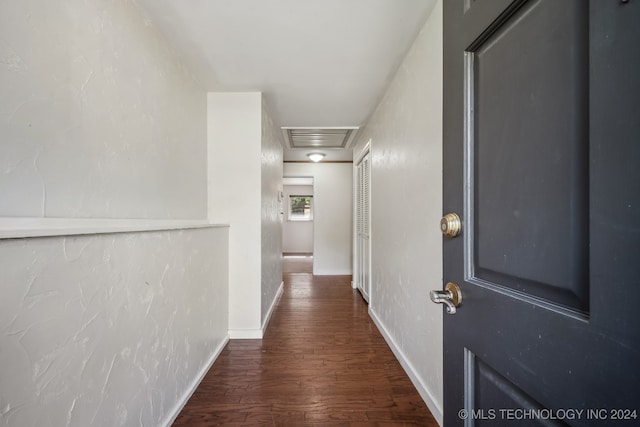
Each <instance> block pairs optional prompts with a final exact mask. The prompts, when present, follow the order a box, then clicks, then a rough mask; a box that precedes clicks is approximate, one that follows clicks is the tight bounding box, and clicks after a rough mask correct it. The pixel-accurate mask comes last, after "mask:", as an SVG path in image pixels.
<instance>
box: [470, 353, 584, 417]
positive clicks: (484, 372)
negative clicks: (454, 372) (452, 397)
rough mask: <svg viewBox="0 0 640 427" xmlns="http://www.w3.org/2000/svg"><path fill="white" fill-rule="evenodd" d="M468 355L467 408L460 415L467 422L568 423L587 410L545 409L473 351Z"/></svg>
mask: <svg viewBox="0 0 640 427" xmlns="http://www.w3.org/2000/svg"><path fill="white" fill-rule="evenodd" d="M465 356H466V358H467V366H468V370H467V372H466V378H465V382H466V385H467V390H466V394H467V403H466V406H467V408H466V412H462V413H461V414H460V415H461V418H465V417H466V419H467V425H475V426H476V427H481V426H485V425H486V426H492V427H495V426H498V425H510V426H512V425H515V426H537V425H540V426H566V425H568V424H567V423H566V422H564V419H570V418H574V417H575V416H578V415H579V414H583V413H584V412H582V413H580V412H577V411H574V410H573V408H571V409H569V410H566V411H565V410H564V409H562V410H558V409H549V408H545V407H544V406H543V405H542V404H540V403H539V402H537V401H536V400H535V399H534V398H532V397H531V396H529V395H528V394H527V392H525V391H524V390H522V389H521V388H520V387H518V386H517V385H516V384H514V383H513V382H512V381H511V380H509V379H508V378H506V377H505V376H503V375H501V374H500V373H499V372H498V371H496V370H495V369H494V368H493V367H491V366H490V365H489V364H487V363H485V362H484V361H483V360H482V359H480V358H478V357H477V356H476V355H474V354H473V353H472V352H470V351H469V350H467V351H466V355H465Z"/></svg>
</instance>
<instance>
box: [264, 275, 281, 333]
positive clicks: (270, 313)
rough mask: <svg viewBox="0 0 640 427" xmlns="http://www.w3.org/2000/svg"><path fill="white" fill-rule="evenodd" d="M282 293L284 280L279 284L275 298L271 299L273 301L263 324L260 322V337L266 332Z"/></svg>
mask: <svg viewBox="0 0 640 427" xmlns="http://www.w3.org/2000/svg"><path fill="white" fill-rule="evenodd" d="M283 291H284V280H283V281H282V282H280V287H279V288H278V291H277V292H276V296H275V297H273V301H271V306H270V307H269V311H267V316H266V317H265V318H264V322H262V336H264V333H265V332H266V331H267V326H269V320H271V315H272V314H273V310H274V309H275V308H276V304H277V303H278V300H279V299H280V297H281V296H282V292H283Z"/></svg>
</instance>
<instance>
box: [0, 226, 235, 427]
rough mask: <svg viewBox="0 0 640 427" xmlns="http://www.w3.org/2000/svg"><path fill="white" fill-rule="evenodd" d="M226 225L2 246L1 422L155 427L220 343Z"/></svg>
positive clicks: (223, 317) (41, 426)
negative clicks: (222, 226) (141, 426)
mask: <svg viewBox="0 0 640 427" xmlns="http://www.w3.org/2000/svg"><path fill="white" fill-rule="evenodd" d="M226 248H227V228H203V229H192V230H178V231H151V232H143V233H118V234H97V235H95V234H94V235H86V236H67V237H47V238H28V239H4V240H0V283H1V284H2V298H0V425H2V426H15V427H29V426H34V427H35V426H37V427H46V426H51V427H59V426H79V427H85V426H133V425H136V426H138V425H145V426H159V425H165V424H166V423H167V422H168V421H170V420H171V418H172V416H173V415H174V414H175V411H177V410H178V409H179V408H180V404H181V403H182V400H183V399H184V398H185V397H186V394H188V393H189V391H190V389H191V387H192V386H193V382H194V381H196V380H197V379H198V378H199V376H200V374H201V373H202V371H203V369H206V368H207V367H208V365H209V363H210V362H211V359H212V357H213V355H215V354H216V353H217V350H219V348H220V347H221V346H222V345H223V344H224V343H225V342H226V339H227V257H226V250H227V249H226Z"/></svg>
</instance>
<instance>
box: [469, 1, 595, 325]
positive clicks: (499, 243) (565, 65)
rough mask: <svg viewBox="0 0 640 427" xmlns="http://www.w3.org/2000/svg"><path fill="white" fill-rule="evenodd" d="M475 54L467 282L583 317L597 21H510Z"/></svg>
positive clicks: (533, 11)
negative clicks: (592, 26) (591, 53)
mask: <svg viewBox="0 0 640 427" xmlns="http://www.w3.org/2000/svg"><path fill="white" fill-rule="evenodd" d="M508 14H509V15H508V16H503V17H501V19H498V20H497V23H495V24H494V25H492V26H491V27H490V28H489V29H488V31H486V32H485V33H483V34H482V35H481V36H480V37H479V38H478V39H477V40H476V41H475V42H474V43H473V44H472V46H470V48H469V50H468V53H467V58H466V61H467V67H466V68H467V73H468V75H467V80H468V83H469V84H468V89H467V90H468V91H469V93H468V94H467V99H468V103H467V115H468V117H469V127H468V135H467V140H468V141H467V153H466V155H467V157H468V159H469V160H468V161H469V165H470V174H471V175H470V178H471V179H470V181H471V182H472V185H471V186H470V187H469V189H470V191H471V193H472V194H470V195H469V203H470V204H471V209H470V210H469V215H470V217H469V218H468V221H467V222H468V223H471V224H472V230H473V233H472V235H470V236H468V237H469V238H470V242H469V245H470V250H471V251H472V254H471V256H470V257H469V261H470V262H471V263H472V265H471V266H470V270H471V271H470V276H471V277H472V278H477V279H479V280H481V281H484V282H486V283H488V284H493V285H496V286H501V287H506V288H509V289H513V290H515V291H517V292H521V293H523V294H527V295H531V296H533V297H536V298H541V299H544V300H546V301H549V302H551V303H554V304H557V305H560V306H564V307H569V308H571V309H575V310H578V311H580V312H583V313H586V312H587V311H588V305H589V288H588V267H587V266H588V263H587V261H588V238H589V236H588V219H589V218H588V191H589V186H588V185H589V180H588V149H589V145H588V144H589V141H588V126H589V121H588V102H587V98H588V95H587V94H588V84H589V73H588V48H589V46H588V40H589V39H588V19H587V18H588V17H587V14H586V12H585V8H584V7H576V4H575V2H574V3H571V2H566V1H561V2H542V1H538V2H529V3H527V4H525V5H524V6H522V7H521V8H519V9H517V10H516V11H515V12H514V11H509V12H508Z"/></svg>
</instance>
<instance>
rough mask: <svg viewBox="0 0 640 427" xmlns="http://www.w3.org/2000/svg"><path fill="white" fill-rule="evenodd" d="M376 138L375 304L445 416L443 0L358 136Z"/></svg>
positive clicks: (377, 316)
mask: <svg viewBox="0 0 640 427" xmlns="http://www.w3.org/2000/svg"><path fill="white" fill-rule="evenodd" d="M369 139H371V141H372V144H371V148H372V150H371V159H372V164H371V167H372V169H371V173H372V182H371V190H372V194H371V195H372V200H371V207H372V218H371V219H372V233H371V239H372V289H371V301H372V304H371V306H370V311H371V314H372V315H373V317H374V318H375V319H376V320H377V322H378V325H379V326H381V328H382V329H383V330H384V333H385V334H386V336H387V338H388V339H389V340H390V341H391V342H392V347H395V350H396V352H397V354H399V355H400V358H401V360H402V361H403V362H404V365H405V368H408V369H409V371H410V374H411V376H412V379H413V380H414V383H416V385H417V386H418V389H419V391H420V392H421V394H422V396H423V397H424V398H425V401H426V403H427V404H428V405H429V407H430V409H431V410H432V412H433V413H434V415H435V416H436V417H437V418H438V419H439V420H440V422H442V381H443V380H442V369H443V368H442V307H441V306H440V305H436V304H433V303H431V302H430V300H429V290H431V289H438V288H441V287H442V237H441V235H440V231H439V227H438V225H439V220H440V217H441V209H442V148H441V147H442V0H440V1H438V2H437V4H436V6H435V8H434V10H433V11H432V12H431V15H430V16H429V17H428V19H427V22H426V24H425V26H424V28H423V29H422V31H421V33H420V34H419V35H418V37H417V39H416V41H415V43H414V45H413V47H412V48H411V49H410V51H409V52H408V54H407V56H406V58H405V59H404V61H403V63H402V65H401V66H400V68H399V70H398V72H397V74H396V75H395V77H394V78H393V80H392V82H391V83H390V85H389V87H388V89H387V91H386V94H385V95H384V97H383V99H382V100H381V102H380V104H379V105H378V107H377V109H376V110H375V112H374V114H373V115H372V117H371V118H370V120H369V122H368V123H367V126H366V127H365V128H364V130H363V131H362V133H361V134H360V136H359V138H358V147H356V150H355V152H356V153H357V152H358V150H361V149H362V147H363V145H364V144H366V142H367V141H368V140H369Z"/></svg>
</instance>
